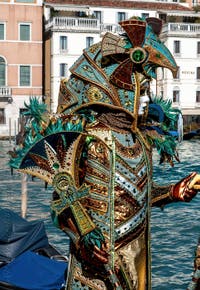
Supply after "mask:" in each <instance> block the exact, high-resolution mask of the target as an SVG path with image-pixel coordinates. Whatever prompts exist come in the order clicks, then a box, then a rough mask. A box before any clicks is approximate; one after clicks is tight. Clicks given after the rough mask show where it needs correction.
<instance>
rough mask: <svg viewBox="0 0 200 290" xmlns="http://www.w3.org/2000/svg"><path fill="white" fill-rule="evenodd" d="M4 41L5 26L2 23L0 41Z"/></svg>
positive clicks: (0, 24) (0, 25)
mask: <svg viewBox="0 0 200 290" xmlns="http://www.w3.org/2000/svg"><path fill="white" fill-rule="evenodd" d="M4 39H5V25H4V23H0V40H4Z"/></svg>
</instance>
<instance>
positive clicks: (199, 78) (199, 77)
mask: <svg viewBox="0 0 200 290" xmlns="http://www.w3.org/2000/svg"><path fill="white" fill-rule="evenodd" d="M197 80H200V67H197Z"/></svg>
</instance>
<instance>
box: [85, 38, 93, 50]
mask: <svg viewBox="0 0 200 290" xmlns="http://www.w3.org/2000/svg"><path fill="white" fill-rule="evenodd" d="M93 43H94V37H90V36H88V37H86V48H88V47H90V46H91V45H92V44H93Z"/></svg>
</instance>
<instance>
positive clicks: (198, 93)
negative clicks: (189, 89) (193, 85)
mask: <svg viewBox="0 0 200 290" xmlns="http://www.w3.org/2000/svg"><path fill="white" fill-rule="evenodd" d="M196 103H200V91H196Z"/></svg>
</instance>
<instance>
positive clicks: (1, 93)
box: [0, 87, 12, 103]
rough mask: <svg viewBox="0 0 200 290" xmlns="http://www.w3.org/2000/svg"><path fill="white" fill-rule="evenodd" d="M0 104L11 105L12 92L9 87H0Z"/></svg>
mask: <svg viewBox="0 0 200 290" xmlns="http://www.w3.org/2000/svg"><path fill="white" fill-rule="evenodd" d="M0 102H8V103H12V90H11V88H10V87H0Z"/></svg>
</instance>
